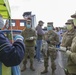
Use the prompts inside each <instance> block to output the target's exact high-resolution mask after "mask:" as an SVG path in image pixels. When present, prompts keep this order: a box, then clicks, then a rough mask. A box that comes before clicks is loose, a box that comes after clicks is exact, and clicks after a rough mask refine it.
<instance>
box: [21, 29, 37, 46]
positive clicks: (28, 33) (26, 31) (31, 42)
mask: <svg viewBox="0 0 76 75" xmlns="http://www.w3.org/2000/svg"><path fill="white" fill-rule="evenodd" d="M21 35H22V36H23V37H24V43H25V45H26V46H35V44H36V37H37V35H36V31H35V30H33V29H28V28H26V29H24V30H23V31H22V33H21ZM30 37H34V39H33V40H30Z"/></svg>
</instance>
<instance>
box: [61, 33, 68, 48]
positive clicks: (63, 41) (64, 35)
mask: <svg viewBox="0 0 76 75" xmlns="http://www.w3.org/2000/svg"><path fill="white" fill-rule="evenodd" d="M66 34H67V32H65V33H64V34H63V37H62V42H61V46H63V47H64V43H65V41H66V39H65V37H66Z"/></svg>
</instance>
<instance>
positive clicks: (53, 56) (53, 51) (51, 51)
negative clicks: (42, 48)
mask: <svg viewBox="0 0 76 75" xmlns="http://www.w3.org/2000/svg"><path fill="white" fill-rule="evenodd" d="M43 55H44V67H45V69H46V68H47V67H48V61H49V58H50V60H51V69H52V72H54V71H55V69H56V64H55V59H56V57H57V51H56V49H55V48H52V47H50V48H48V50H47V55H45V54H43Z"/></svg>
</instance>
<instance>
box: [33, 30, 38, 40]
mask: <svg viewBox="0 0 76 75" xmlns="http://www.w3.org/2000/svg"><path fill="white" fill-rule="evenodd" d="M34 39H35V40H36V39H37V33H36V31H34Z"/></svg>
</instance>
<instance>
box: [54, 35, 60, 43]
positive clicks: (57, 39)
mask: <svg viewBox="0 0 76 75" xmlns="http://www.w3.org/2000/svg"><path fill="white" fill-rule="evenodd" d="M59 42H60V40H59V36H58V35H57V34H56V37H55V44H56V45H57V44H59Z"/></svg>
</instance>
